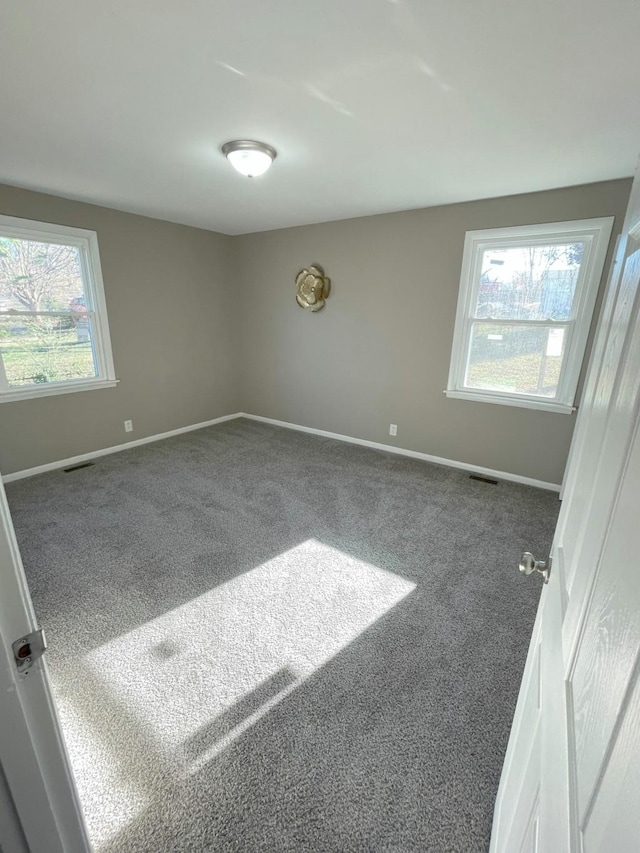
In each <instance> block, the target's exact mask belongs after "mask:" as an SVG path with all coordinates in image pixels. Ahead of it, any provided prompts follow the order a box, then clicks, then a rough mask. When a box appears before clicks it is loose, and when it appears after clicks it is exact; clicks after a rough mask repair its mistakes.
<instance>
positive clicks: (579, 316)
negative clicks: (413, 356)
mask: <svg viewBox="0 0 640 853" xmlns="http://www.w3.org/2000/svg"><path fill="white" fill-rule="evenodd" d="M613 221H614V217H613V216H606V217H602V218H599V219H579V220H573V221H571V222H551V223H545V224H541V225H523V226H515V227H509V228H490V229H485V230H482V231H467V233H466V235H465V241H464V253H463V257H462V272H461V276H460V292H459V296H458V309H457V312H456V322H455V329H454V334H453V346H452V350H451V365H450V369H449V381H448V383H447V389H446V391H445V394H446V395H447V397H452V398H455V399H459V400H475V401H476V402H481V403H498V404H500V405H505V406H518V407H521V408H527V409H542V410H545V411H551V412H562V413H564V414H571V412H573V411H575V406H574V402H575V396H576V390H577V387H578V379H579V377H580V370H581V368H582V362H583V359H584V353H585V349H586V346H587V338H588V336H589V329H590V327H591V321H592V318H593V310H594V307H595V303H596V298H597V295H598V289H599V286H600V280H601V278H602V271H603V269H604V262H605V258H606V255H607V248H608V246H609V240H610V238H611V231H612V228H613ZM578 242H581V243H584V254H583V259H582V263H581V265H580V272H579V274H578V280H577V282H576V296H575V298H574V303H573V310H572V313H571V317H570V318H569V320H567V321H562V323H560V321H556V322H557V323H558V325H562V326H565V327H566V328H567V339H566V343H565V358H564V363H563V366H562V369H561V372H560V379H559V382H558V388H557V391H556V395H555V397H543V396H539V395H536V394H519V393H515V392H513V391H496V390H493V389H491V390H489V389H479V388H470V387H468V386H466V385H465V384H464V382H465V375H466V372H467V366H468V360H469V354H470V349H471V332H472V328H473V322H474V321H475V322H477V318H474V316H473V314H474V310H475V306H476V300H477V294H478V289H479V287H480V278H481V272H482V271H481V268H480V266H481V263H482V258H483V255H484V252H486V251H487V250H491V249H505V248H511V247H521V246H523V247H526V246H545V245H551V244H554V243H557V244H558V245H563V244H568V243H578ZM483 321H484V322H486V323H495V325H505V326H509V325H523V326H531V325H534V326H535V325H541V326H545V325H550V324H549V323H548V322H547V321H546V320H540V321H536V320H506V319H505V320H501V319H498V318H495V319H492V318H488V319H486V320H485V319H484V318H483Z"/></svg>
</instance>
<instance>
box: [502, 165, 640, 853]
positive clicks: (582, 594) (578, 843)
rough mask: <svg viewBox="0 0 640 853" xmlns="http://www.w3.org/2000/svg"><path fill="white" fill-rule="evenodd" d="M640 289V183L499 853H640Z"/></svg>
mask: <svg viewBox="0 0 640 853" xmlns="http://www.w3.org/2000/svg"><path fill="white" fill-rule="evenodd" d="M639 282H640V180H639V179H638V177H636V180H635V182H634V186H633V189H632V193H631V200H630V203H629V209H628V211H627V217H626V220H625V224H624V227H623V233H622V236H621V238H620V240H619V242H618V246H617V250H616V260H615V263H614V266H613V268H612V272H611V274H610V278H609V283H608V287H607V293H606V296H605V303H604V307H603V311H602V317H601V321H600V323H599V328H598V334H597V337H596V343H595V346H594V353H593V357H592V359H591V364H590V367H589V371H588V375H587V380H586V385H585V392H584V394H583V402H582V405H581V407H580V412H579V415H578V420H577V424H576V431H575V436H574V441H573V445H572V450H571V455H570V463H569V466H568V469H567V474H566V477H565V483H564V487H563V502H562V508H561V511H560V517H559V519H558V525H557V527H556V533H555V537H554V541H553V546H552V549H551V557H552V563H551V572H550V578H549V583H548V585H546V586H545V587H544V589H543V593H542V597H541V601H540V606H539V609H538V616H537V619H536V625H535V628H534V632H533V637H532V640H531V646H530V648H529V655H528V658H527V664H526V667H525V673H524V677H523V681H522V686H521V689H520V695H519V698H518V705H517V708H516V714H515V717H514V721H513V727H512V730H511V737H510V740H509V746H508V749H507V755H506V759H505V764H504V767H503V771H502V778H501V781H500V788H499V791H498V797H497V800H496V809H495V814H494V825H493V834H492V839H491V851H492V853H520V851H527V853H528V851H531V853H533V851H538V852H539V853H564V851H567V853H596V851H607V853H634V851H640V679H639V677H638V676H639V672H640V568H639V566H638V557H639V555H640V289H639ZM536 556H537V557H538V558H539V559H544V558H545V556H546V555H536ZM539 578H540V576H539V575H537V574H534V575H532V576H531V577H530V578H529V579H528V580H526V581H523V582H528V583H535V582H538V580H539Z"/></svg>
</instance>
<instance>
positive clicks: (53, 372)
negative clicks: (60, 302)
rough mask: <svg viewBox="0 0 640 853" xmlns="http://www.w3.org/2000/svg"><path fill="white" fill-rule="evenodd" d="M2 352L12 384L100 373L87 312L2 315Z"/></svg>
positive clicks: (33, 382)
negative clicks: (59, 314) (48, 314)
mask: <svg viewBox="0 0 640 853" xmlns="http://www.w3.org/2000/svg"><path fill="white" fill-rule="evenodd" d="M0 353H1V354H2V361H3V364H4V370H5V374H6V376H7V382H8V384H9V387H10V388H16V387H22V386H24V385H39V384H43V383H48V382H69V381H70V380H73V379H93V378H94V377H96V376H97V370H96V362H95V357H94V351H93V344H92V320H91V318H90V315H88V314H84V315H82V314H73V315H70V316H69V317H56V316H51V317H47V316H38V317H24V316H20V315H17V316H15V317H11V316H7V315H6V314H5V315H4V316H0Z"/></svg>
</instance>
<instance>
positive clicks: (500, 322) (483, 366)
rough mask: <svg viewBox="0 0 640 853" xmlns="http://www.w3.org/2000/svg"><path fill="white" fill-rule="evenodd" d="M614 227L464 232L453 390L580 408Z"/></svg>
mask: <svg viewBox="0 0 640 853" xmlns="http://www.w3.org/2000/svg"><path fill="white" fill-rule="evenodd" d="M612 226H613V217H608V218H605V219H585V220H581V221H578V222H557V223H551V224H547V225H533V226H524V227H518V228H497V229H492V230H488V231H468V232H467V234H466V238H465V243H464V255H463V260H462V277H461V281H460V295H459V297H458V312H457V315H456V325H455V332H454V338H453V351H452V355H451V368H450V372H449V384H448V387H447V390H446V392H445V393H446V394H447V396H448V397H456V398H461V399H464V400H479V401H481V402H488V403H502V404H505V405H510V406H524V407H527V408H533V409H547V410H550V411H555V412H567V413H569V412H571V411H573V403H574V399H575V394H576V388H577V385H578V377H579V375H580V368H581V365H582V360H583V358H584V351H585V347H586V344H587V336H588V334H589V326H590V324H591V318H592V315H593V308H594V304H595V300H596V296H597V293H598V286H599V284H600V278H601V276H602V269H603V267H604V260H605V255H606V252H607V246H608V243H609V238H610V236H611V229H612Z"/></svg>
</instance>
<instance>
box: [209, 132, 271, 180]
mask: <svg viewBox="0 0 640 853" xmlns="http://www.w3.org/2000/svg"><path fill="white" fill-rule="evenodd" d="M222 153H223V154H224V156H225V157H226V158H227V160H228V161H229V162H230V163H231V165H232V166H233V168H234V169H235V170H236V171H238V172H240V174H241V175H246V176H247V178H257V177H258V175H264V173H265V172H266V171H267V169H268V168H269V166H270V165H271V164H272V163H273V161H274V160H275V159H276V157H277V152H276V149H275V148H272V147H271V146H270V145H266V144H265V143H264V142H253V141H252V140H250V139H234V140H233V142H225V144H224V145H223V146H222Z"/></svg>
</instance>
